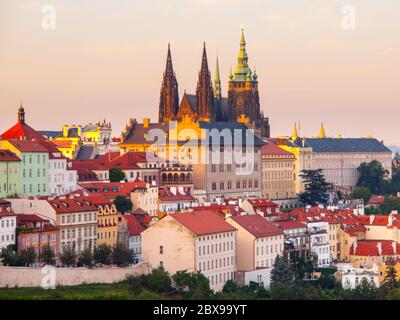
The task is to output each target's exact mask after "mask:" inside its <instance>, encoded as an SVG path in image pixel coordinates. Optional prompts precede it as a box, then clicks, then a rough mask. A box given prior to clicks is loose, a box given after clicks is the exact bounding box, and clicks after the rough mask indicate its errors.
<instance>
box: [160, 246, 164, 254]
mask: <svg viewBox="0 0 400 320" xmlns="http://www.w3.org/2000/svg"><path fill="white" fill-rule="evenodd" d="M163 253H164V246H160V254H163Z"/></svg>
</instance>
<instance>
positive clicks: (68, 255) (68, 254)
mask: <svg viewBox="0 0 400 320" xmlns="http://www.w3.org/2000/svg"><path fill="white" fill-rule="evenodd" d="M60 261H61V263H62V265H63V266H66V267H71V266H74V265H75V263H76V254H75V250H74V249H73V248H70V247H68V246H66V247H64V248H63V251H62V253H60Z"/></svg>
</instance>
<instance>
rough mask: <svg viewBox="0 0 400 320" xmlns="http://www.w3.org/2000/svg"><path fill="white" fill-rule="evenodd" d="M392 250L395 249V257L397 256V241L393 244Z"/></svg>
mask: <svg viewBox="0 0 400 320" xmlns="http://www.w3.org/2000/svg"><path fill="white" fill-rule="evenodd" d="M392 248H393V255H395V256H396V255H397V243H396V242H395V241H393V242H392Z"/></svg>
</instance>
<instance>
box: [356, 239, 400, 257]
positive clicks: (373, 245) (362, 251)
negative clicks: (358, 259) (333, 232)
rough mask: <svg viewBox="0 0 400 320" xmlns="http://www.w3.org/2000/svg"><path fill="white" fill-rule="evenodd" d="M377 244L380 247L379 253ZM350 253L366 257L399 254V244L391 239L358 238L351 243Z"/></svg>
mask: <svg viewBox="0 0 400 320" xmlns="http://www.w3.org/2000/svg"><path fill="white" fill-rule="evenodd" d="M379 244H380V245H381V247H382V251H381V253H379V249H378V246H379ZM394 249H395V250H394ZM350 255H356V256H367V257H368V256H372V257H376V256H395V255H400V244H399V243H397V242H393V241H391V240H359V241H357V242H354V243H353V244H352V245H351V247H350Z"/></svg>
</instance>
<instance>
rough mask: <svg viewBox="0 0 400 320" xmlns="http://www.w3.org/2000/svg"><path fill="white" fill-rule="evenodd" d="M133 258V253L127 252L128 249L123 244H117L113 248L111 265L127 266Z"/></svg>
mask: <svg viewBox="0 0 400 320" xmlns="http://www.w3.org/2000/svg"><path fill="white" fill-rule="evenodd" d="M133 256H134V253H133V251H132V250H129V248H128V247H127V246H126V245H124V244H123V243H117V245H116V246H115V247H114V248H113V252H112V258H113V264H116V265H117V266H118V267H125V266H128V265H129V263H131V262H132V260H133Z"/></svg>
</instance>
